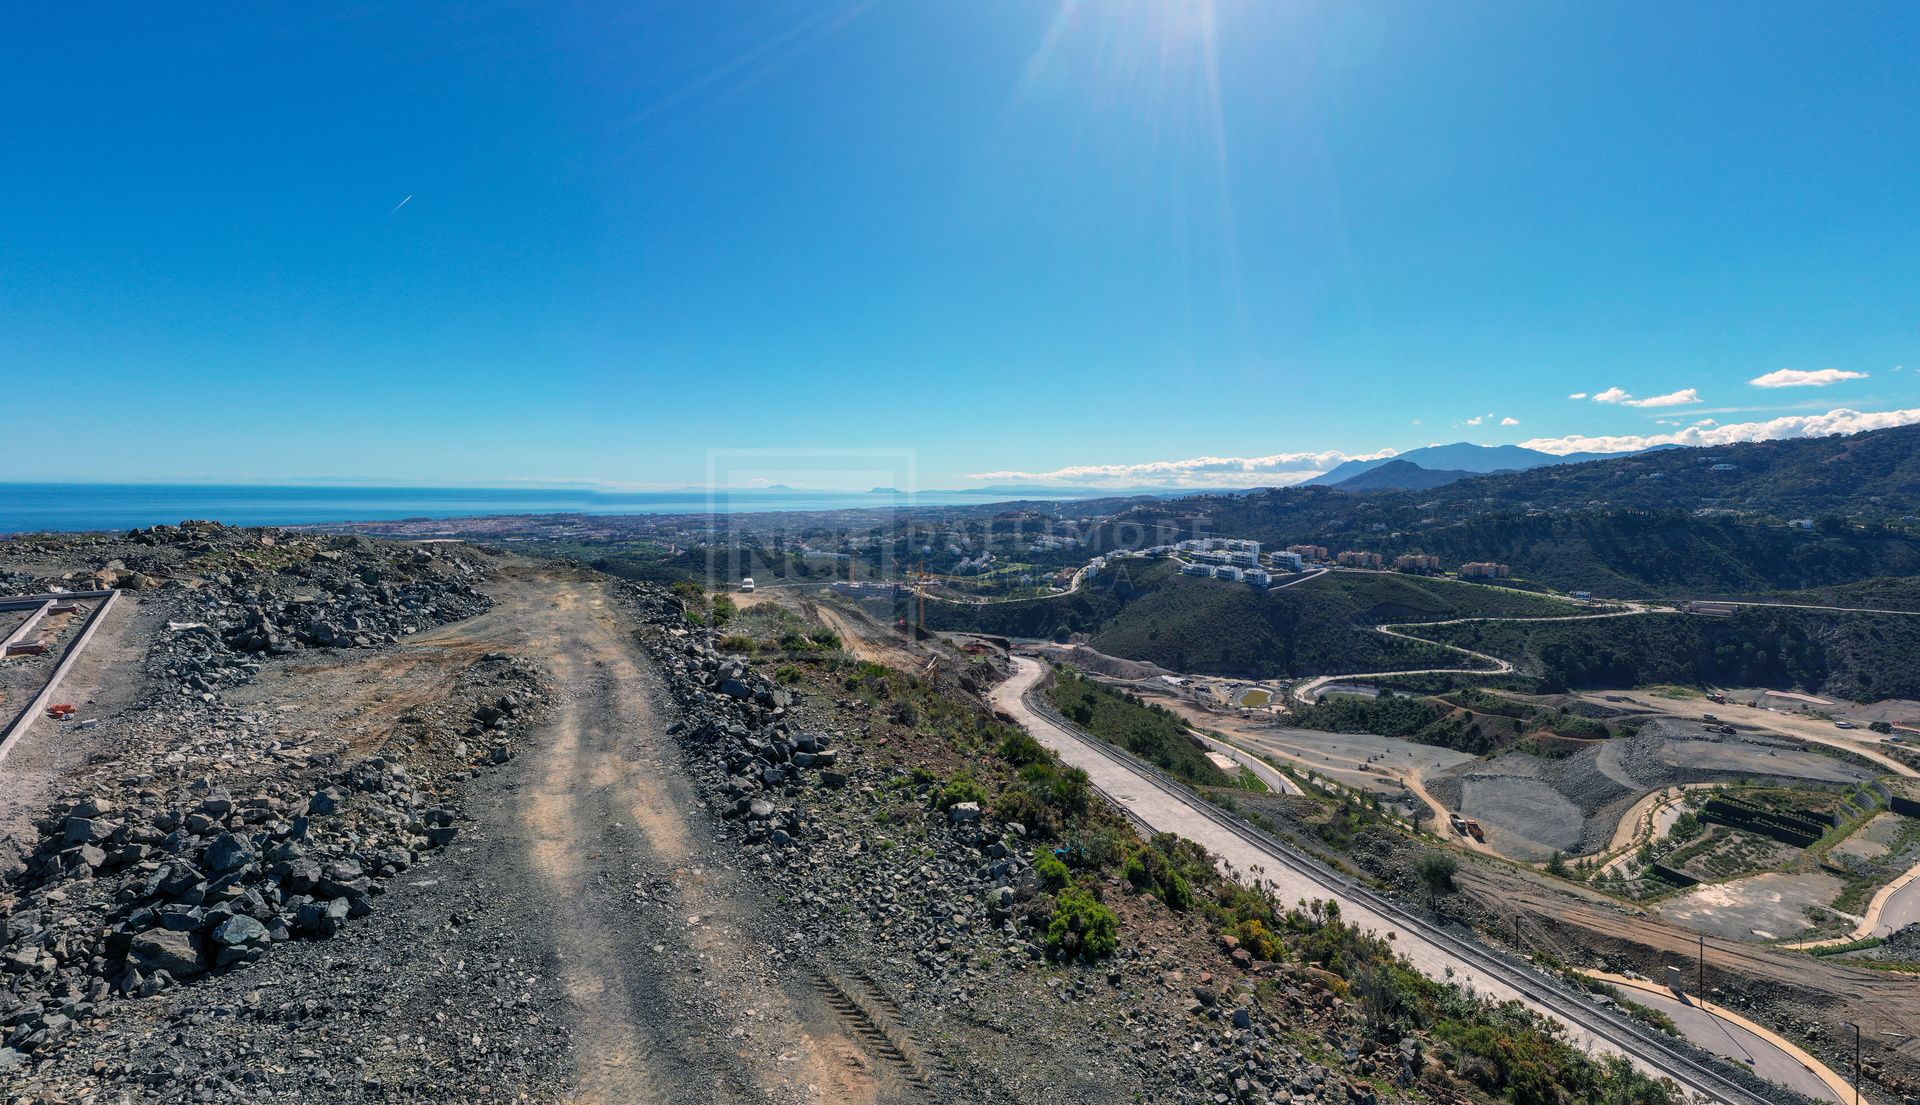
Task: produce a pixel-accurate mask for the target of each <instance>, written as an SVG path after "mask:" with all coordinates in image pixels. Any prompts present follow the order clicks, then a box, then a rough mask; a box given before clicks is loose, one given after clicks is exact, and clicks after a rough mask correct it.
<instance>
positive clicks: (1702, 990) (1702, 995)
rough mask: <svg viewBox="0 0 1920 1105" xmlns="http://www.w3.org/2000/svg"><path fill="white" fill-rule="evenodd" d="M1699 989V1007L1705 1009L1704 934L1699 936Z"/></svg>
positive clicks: (1705, 939) (1705, 953) (1705, 948)
mask: <svg viewBox="0 0 1920 1105" xmlns="http://www.w3.org/2000/svg"><path fill="white" fill-rule="evenodd" d="M1699 988H1700V1005H1701V1007H1702V1008H1705V1007H1706V1004H1707V934H1706V933H1704V932H1703V933H1701V934H1700V982H1699Z"/></svg>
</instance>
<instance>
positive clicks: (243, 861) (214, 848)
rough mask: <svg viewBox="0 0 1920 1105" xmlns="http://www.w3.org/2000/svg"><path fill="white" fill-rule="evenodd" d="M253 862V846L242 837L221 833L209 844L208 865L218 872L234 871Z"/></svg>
mask: <svg viewBox="0 0 1920 1105" xmlns="http://www.w3.org/2000/svg"><path fill="white" fill-rule="evenodd" d="M251 862H253V848H252V847H251V846H250V845H249V844H248V843H247V842H246V840H244V839H243V838H241V837H237V836H235V835H233V834H232V833H221V834H220V836H219V837H217V838H215V840H214V842H213V843H212V844H210V845H208V846H207V866H208V867H209V868H210V869H212V870H214V871H217V872H225V871H232V870H235V869H237V868H241V867H245V866H246V865H247V864H249V863H251Z"/></svg>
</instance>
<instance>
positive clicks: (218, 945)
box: [0, 527, 547, 1068]
mask: <svg viewBox="0 0 1920 1105" xmlns="http://www.w3.org/2000/svg"><path fill="white" fill-rule="evenodd" d="M211 532H212V533H213V534H214V535H215V536H216V537H220V538H222V539H229V538H231V537H232V535H233V534H236V533H239V532H240V531H229V530H226V529H225V528H223V527H213V530H212V531H211ZM135 536H138V535H137V534H136V535H135ZM296 543H297V544H299V543H304V539H296ZM248 547H261V546H248ZM264 547H265V548H273V547H274V546H272V545H268V546H264ZM325 551H328V550H320V552H323V553H324V552H325ZM345 551H346V552H347V553H351V555H342V556H340V557H338V558H329V557H326V556H324V555H319V556H314V557H312V558H310V559H308V558H305V556H304V554H301V555H300V557H299V558H297V559H295V560H293V561H291V562H290V563H291V565H292V566H293V567H294V568H296V569H299V570H298V571H297V572H296V573H295V576H297V578H298V579H299V580H301V581H302V582H300V583H299V584H297V585H290V584H288V583H287V582H285V580H278V581H276V582H273V583H272V584H268V583H267V582H264V581H263V580H262V579H261V578H260V575H261V573H254V574H249V573H246V572H233V573H216V577H215V578H212V579H209V580H207V581H205V582H204V583H203V584H202V585H201V586H200V587H198V588H187V587H184V586H180V587H176V586H175V585H174V584H173V583H169V584H167V585H166V587H165V589H163V590H162V591H161V592H160V597H162V598H163V599H167V600H171V599H173V598H175V597H176V596H177V597H178V598H180V599H181V600H182V601H184V602H190V603H198V604H201V605H202V606H203V608H205V609H208V610H210V611H216V612H223V613H224V612H229V611H230V608H231V606H232V603H233V597H234V596H239V595H247V594H251V595H252V596H253V597H255V598H258V597H259V596H260V595H261V594H263V593H264V592H265V591H267V590H271V591H273V592H274V593H276V594H282V595H285V596H292V595H294V594H298V595H300V596H301V601H300V602H297V603H296V602H293V601H291V599H289V601H284V602H275V603H271V604H265V605H263V604H261V603H258V602H256V603H255V604H253V605H254V606H255V607H256V608H258V609H261V610H265V609H269V608H271V609H273V610H275V611H276V612H278V613H276V614H275V615H274V616H273V617H269V618H268V619H267V621H266V622H265V623H264V624H266V625H271V626H278V625H280V624H282V620H284V615H285V614H286V612H287V611H290V610H292V609H294V607H296V606H314V607H316V608H317V609H322V610H326V611H330V612H331V613H329V614H328V615H327V616H329V617H340V618H342V619H343V620H344V618H346V617H348V616H350V615H351V613H352V611H354V610H356V609H359V608H362V607H372V608H375V613H372V614H370V615H368V617H370V618H373V619H375V621H373V622H370V623H369V622H363V623H361V624H363V625H366V624H377V625H379V626H382V627H384V628H382V629H381V630H380V631H379V632H378V633H377V634H373V633H372V632H371V631H370V635H368V636H366V637H365V640H364V643H365V644H366V645H368V646H376V645H379V644H383V643H385V642H386V641H388V640H391V639H392V638H393V637H394V636H395V635H396V634H397V633H402V632H407V631H411V630H413V629H417V628H423V627H424V626H426V625H428V624H434V623H436V622H438V621H444V620H448V619H450V618H453V617H457V616H464V615H465V614H466V613H470V612H473V611H475V610H478V609H481V608H483V607H484V605H485V601H486V600H485V599H484V598H482V597H481V596H480V595H478V594H477V593H476V592H474V591H473V590H472V589H471V587H470V586H469V585H468V583H467V582H465V580H466V578H467V577H469V576H470V575H471V574H472V573H473V572H475V571H477V567H476V566H475V564H474V563H472V562H470V561H467V560H465V559H464V558H454V557H449V556H447V555H446V554H437V553H436V554H432V555H430V556H429V557H428V558H427V559H428V561H431V563H430V564H424V565H422V566H421V567H419V568H418V569H417V570H416V569H415V568H414V567H404V568H402V567H396V561H399V562H405V563H407V564H409V565H421V564H422V562H420V561H418V560H416V558H415V557H414V556H413V551H412V550H407V549H397V550H396V549H395V548H394V547H391V546H374V545H371V544H369V543H366V542H359V541H358V540H357V539H349V545H348V547H347V548H346V550H345ZM455 559H459V560H460V563H461V564H463V565H464V567H462V568H459V569H453V570H451V571H450V570H449V562H450V561H452V560H455ZM305 564H322V565H325V567H324V568H302V567H301V566H302V565H305ZM175 566H176V567H177V566H178V565H177V564H176V565H175ZM152 567H156V568H157V567H158V565H152ZM264 574H267V575H273V576H276V577H277V576H281V575H283V574H285V569H284V568H283V569H280V570H276V571H274V572H271V573H264ZM219 575H226V576H227V578H225V579H220V578H218V576H219ZM176 582H177V581H176ZM31 584H32V586H34V587H44V586H45V579H44V578H38V579H34V580H32V581H31ZM296 587H297V588H298V589H297V591H296ZM223 603H224V605H223ZM341 611H346V612H347V613H346V614H342V613H340V612H341ZM275 618H282V620H275ZM249 626H251V628H249ZM260 629H261V625H260V624H255V621H254V619H253V618H252V617H251V615H244V616H237V617H224V616H222V614H221V613H216V615H215V618H214V621H213V623H212V624H211V625H209V626H207V627H206V628H205V629H198V630H185V631H181V632H174V633H171V634H170V635H168V636H167V637H165V638H164V639H163V640H162V641H161V642H159V643H158V644H157V645H156V646H155V648H154V650H153V653H152V654H151V655H150V656H149V661H148V666H149V673H150V674H152V675H156V676H159V677H160V678H159V679H158V680H157V681H156V682H153V683H151V684H150V686H152V687H153V688H155V689H154V690H153V691H152V693H151V694H150V696H149V697H148V698H147V699H146V700H145V701H142V702H140V703H139V704H138V705H137V706H136V707H135V708H134V709H132V710H129V711H127V712H125V713H123V714H120V715H119V716H114V717H108V718H106V719H104V720H103V721H102V722H101V724H100V726H99V727H98V728H97V729H95V730H94V731H93V732H92V733H91V734H90V738H91V739H93V740H94V741H96V742H98V743H99V744H100V745H101V747H102V749H103V751H101V752H98V753H96V754H95V756H94V757H93V759H92V761H91V764H92V766H89V767H88V768H86V769H83V770H82V771H81V772H80V773H79V775H78V776H77V777H76V778H75V779H74V780H73V785H74V786H76V787H78V788H81V789H78V790H76V791H75V792H71V793H68V794H66V795H64V796H63V797H61V798H60V799H59V800H58V801H57V802H55V803H54V804H53V805H52V806H51V807H50V808H48V809H47V812H46V813H45V815H44V816H42V817H41V818H39V819H38V820H37V821H36V822H35V824H34V830H35V832H34V834H33V836H31V837H29V838H28V839H26V840H24V841H18V840H17V841H16V842H15V848H16V849H19V850H17V851H14V852H13V853H12V854H0V876H3V879H0V1068H3V1067H10V1066H18V1065H21V1064H23V1063H26V1062H28V1061H29V1060H30V1059H40V1058H44V1057H46V1056H47V1055H49V1054H51V1053H54V1052H57V1051H59V1050H60V1049H61V1047H62V1045H63V1043H65V1042H67V1041H68V1040H69V1038H71V1037H74V1036H75V1034H76V1032H77V1031H78V1030H79V1029H81V1028H83V1027H84V1026H85V1025H86V1024H87V1022H89V1020H91V1019H93V1018H96V1017H99V1016H100V1015H102V1014H103V1013H104V1012H105V1011H106V1008H107V1007H109V1006H111V1005H114V1004H116V1003H119V1002H123V1001H126V1000H129V999H133V998H138V997H143V996H150V995H152V994H154V993H155V992H157V991H160V990H163V989H167V988H169V987H171V986H174V985H177V984H180V983H183V982H185V981H187V980H189V979H193V978H196V977H197V976H201V975H204V974H207V973H209V972H214V973H218V972H225V971H228V970H231V969H234V968H238V967H242V966H244V965H246V964H249V963H253V962H255V961H257V960H259V959H260V958H261V957H262V956H263V955H265V954H267V953H268V952H269V950H270V949H271V948H272V947H273V946H274V945H276V944H281V943H284V942H286V941H289V940H308V939H323V938H325V937H328V936H332V935H334V934H335V933H337V932H339V931H341V929H342V927H343V926H345V925H346V924H347V923H348V922H349V921H350V920H352V919H353V918H356V917H361V916H364V915H365V914H366V913H368V912H369V911H370V910H371V909H372V908H373V905H374V902H375V901H376V900H377V899H378V898H379V897H380V895H381V894H382V893H383V890H384V887H385V884H386V882H387V880H390V879H392V878H393V877H394V876H396V875H398V874H400V873H401V872H403V871H406V870H408V869H409V868H410V867H412V866H413V865H414V864H416V863H417V862H419V861H420V860H421V858H422V857H423V856H425V855H427V854H429V853H431V852H433V851H435V850H437V849H440V848H442V847H444V846H445V845H446V844H448V843H449V842H450V841H452V840H453V839H454V838H455V836H456V834H457V833H458V831H459V822H460V820H461V816H460V814H459V812H458V807H457V802H458V798H459V793H460V784H461V783H462V781H463V780H464V779H465V778H466V776H467V775H468V774H469V773H470V772H471V771H473V770H474V769H476V768H478V767H481V766H483V765H486V764H493V763H501V762H504V761H506V760H507V759H509V758H510V757H511V756H512V754H513V749H514V746H515V743H516V741H518V739H519V738H520V737H521V736H522V735H523V734H524V732H525V730H526V727H527V725H528V724H529V722H530V720H531V718H532V716H533V715H534V713H535V712H536V711H537V710H538V708H539V707H540V706H541V705H542V704H543V703H544V702H545V701H546V698H547V692H546V691H545V689H544V687H543V685H542V683H541V680H540V678H539V676H538V674H537V673H536V672H535V670H534V669H533V668H532V667H531V666H530V665H528V664H526V663H524V662H522V661H518V660H514V659H511V658H509V657H507V656H505V655H504V654H498V653H495V654H489V655H488V656H486V657H484V658H482V659H481V660H480V661H478V662H476V663H474V664H473V665H472V666H471V667H469V668H468V669H466V670H465V671H463V672H461V673H459V675H458V677H457V679H456V681H455V684H454V688H453V692H452V694H451V696H450V697H449V698H447V699H444V700H441V701H440V702H437V703H434V704H431V705H423V706H419V707H415V708H414V709H412V710H410V711H409V712H408V713H407V714H406V715H405V716H403V718H402V719H401V724H400V725H399V726H398V727H397V728H396V729H395V730H394V731H393V733H392V734H390V735H389V736H388V737H387V738H386V739H385V741H384V743H383V744H382V746H381V747H379V748H378V749H376V750H375V754H373V755H368V756H356V755H353V754H351V752H350V750H349V749H348V748H347V746H346V745H345V743H344V742H343V741H340V740H330V739H327V738H325V737H323V736H322V735H321V734H320V733H318V732H313V731H308V732H294V731H288V730H286V729H284V728H283V725H284V724H285V715H282V714H279V713H277V712H269V713H261V712H250V711H246V710H242V709H237V708H234V707H231V706H228V705H227V704H225V703H224V702H222V701H221V700H220V699H219V697H218V695H217V694H214V693H213V691H214V690H216V689H218V687H219V686H222V685H224V686H232V685H233V684H234V683H236V682H239V681H242V680H243V679H245V678H250V677H251V675H252V674H253V673H254V672H256V671H257V670H258V668H259V667H260V665H261V663H262V662H263V661H262V660H261V659H254V658H248V659H239V657H242V656H245V655H247V654H245V653H242V652H240V651H239V650H238V649H236V648H235V647H234V646H233V645H231V644H229V643H228V642H229V641H230V640H233V641H238V642H240V643H241V644H244V643H245V637H244V636H243V635H244V634H246V633H250V632H255V631H259V630H260ZM274 632H278V631H277V630H275V631H274ZM182 640H190V641H192V642H194V645H193V648H194V649H196V650H197V651H196V652H195V653H194V659H193V660H192V661H190V662H188V663H187V664H185V665H184V667H185V670H186V674H187V676H188V678H189V679H201V680H203V681H204V682H205V684H206V686H205V688H204V689H202V690H198V691H197V692H196V693H192V694H189V695H186V696H184V697H183V696H181V695H180V694H179V693H178V691H179V689H180V688H179V687H177V686H176V685H175V684H173V683H172V682H171V680H170V679H168V678H167V677H168V676H170V675H174V674H177V673H179V672H180V671H181V670H182V664H181V657H182V655H183V652H182V649H181V642H182ZM339 643H342V644H345V643H352V642H344V641H343V642H339ZM208 674H213V675H214V679H213V680H207V679H206V676H207V675H208ZM215 680H218V681H219V682H216V681H215ZM106 748H111V749H112V751H111V752H107V751H104V749H106Z"/></svg>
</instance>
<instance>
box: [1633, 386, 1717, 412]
mask: <svg viewBox="0 0 1920 1105" xmlns="http://www.w3.org/2000/svg"><path fill="white" fill-rule="evenodd" d="M1699 401H1700V393H1699V392H1698V391H1697V390H1695V389H1693V388H1681V389H1680V390H1679V391H1670V392H1668V393H1667V394H1665V395H1654V396H1649V397H1648V398H1645V399H1628V400H1627V401H1626V404H1627V406H1629V407H1684V406H1686V405H1687V404H1689V403H1698V402H1699Z"/></svg>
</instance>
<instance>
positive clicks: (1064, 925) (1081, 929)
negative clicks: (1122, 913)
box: [1047, 886, 1120, 959]
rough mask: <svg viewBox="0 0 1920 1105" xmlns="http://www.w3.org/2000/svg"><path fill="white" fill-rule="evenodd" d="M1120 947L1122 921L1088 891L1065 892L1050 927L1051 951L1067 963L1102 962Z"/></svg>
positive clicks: (1082, 889) (1055, 907)
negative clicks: (1096, 960) (1076, 961)
mask: <svg viewBox="0 0 1920 1105" xmlns="http://www.w3.org/2000/svg"><path fill="white" fill-rule="evenodd" d="M1119 946H1120V919H1119V918H1118V917H1116V916H1114V913H1113V910H1111V909H1108V908H1107V906H1106V904H1105V903H1103V902H1101V901H1100V900H1099V899H1097V898H1095V897H1094V896H1093V892H1092V891H1089V890H1087V889H1085V888H1084V887H1077V886H1076V887H1072V888H1070V889H1067V890H1063V891H1061V893H1060V896H1059V898H1058V900H1057V902H1056V904H1055V906H1054V910H1053V921H1052V922H1051V923H1050V924H1048V926H1047V951H1048V952H1049V953H1051V954H1054V955H1057V956H1061V957H1064V958H1067V959H1075V958H1079V959H1102V958H1105V957H1106V956H1109V955H1112V954H1113V952H1114V949H1115V948H1117V947H1119Z"/></svg>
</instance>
